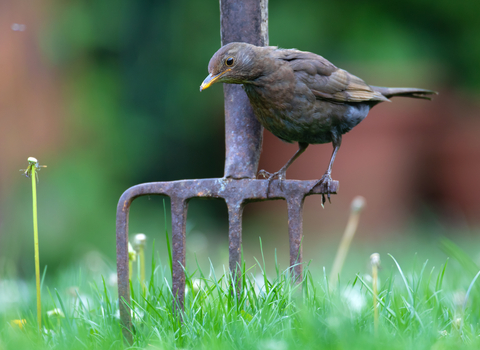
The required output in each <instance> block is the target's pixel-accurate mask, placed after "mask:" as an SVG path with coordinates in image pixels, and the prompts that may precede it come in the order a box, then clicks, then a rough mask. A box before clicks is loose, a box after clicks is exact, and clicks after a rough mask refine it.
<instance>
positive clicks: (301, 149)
mask: <svg viewBox="0 0 480 350" xmlns="http://www.w3.org/2000/svg"><path fill="white" fill-rule="evenodd" d="M307 147H308V143H305V142H299V143H298V150H297V152H295V154H294V155H293V157H292V158H290V159H289V160H288V162H287V163H286V164H285V165H284V166H282V167H281V168H280V170H279V171H277V172H275V173H269V172H268V171H266V170H263V169H262V170H260V171H259V172H258V176H263V177H264V178H266V179H267V180H268V185H267V197H268V192H269V191H270V184H271V183H272V180H273V179H274V178H275V177H276V178H278V179H279V180H280V181H281V180H284V179H285V178H286V174H287V169H288V167H289V166H290V165H292V163H293V162H294V161H295V159H297V158H298V157H299V156H300V154H302V153H303V152H305V150H306V149H307Z"/></svg>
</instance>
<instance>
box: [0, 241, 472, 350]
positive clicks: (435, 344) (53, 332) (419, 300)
mask: <svg viewBox="0 0 480 350" xmlns="http://www.w3.org/2000/svg"><path fill="white" fill-rule="evenodd" d="M439 242H440V247H441V249H442V250H443V251H444V252H445V253H447V255H448V256H450V258H448V259H445V262H444V263H443V264H441V265H438V266H433V265H431V264H430V263H429V262H428V261H417V262H413V263H412V264H408V265H409V267H408V269H406V270H404V269H402V267H401V266H400V264H398V263H397V260H396V259H395V257H393V256H388V255H383V256H382V266H384V267H383V268H382V269H381V270H380V273H379V280H378V303H377V306H378V315H379V318H378V326H377V327H376V326H375V321H374V306H373V291H372V282H373V281H372V277H371V275H370V274H368V273H367V274H365V273H361V274H360V273H358V274H357V275H356V276H355V277H354V278H352V279H351V280H348V281H344V280H342V279H341V278H339V279H338V280H336V282H335V283H333V285H329V282H328V281H329V276H328V272H329V271H327V272H324V273H318V274H312V273H311V271H310V268H311V265H312V262H310V263H305V266H304V276H303V278H302V280H301V281H300V283H295V282H294V281H293V280H292V275H291V273H290V269H287V270H281V269H279V268H278V264H274V266H270V267H267V266H265V265H266V264H265V260H264V259H263V254H262V256H260V257H259V259H258V260H257V262H256V264H255V266H252V267H246V266H245V264H244V266H243V275H242V286H241V289H239V290H236V289H235V288H232V283H231V277H230V276H229V275H228V273H226V271H224V270H223V271H218V269H217V270H215V269H214V268H213V264H212V265H211V268H210V269H207V271H202V270H200V267H197V268H196V269H195V270H194V271H187V291H186V299H185V310H184V312H174V309H173V308H172V305H173V299H172V295H171V289H170V286H171V278H170V264H169V263H167V264H163V265H162V263H161V262H160V258H159V257H158V256H155V258H153V259H152V260H151V261H150V262H149V263H148V265H150V266H147V278H146V282H145V284H141V283H140V281H139V278H138V275H137V273H134V274H133V277H132V287H131V291H132V296H133V298H132V305H131V310H132V316H133V324H134V329H133V344H127V343H126V342H125V341H124V339H123V338H122V326H121V324H120V320H119V312H118V296H117V291H116V284H115V283H116V281H115V278H114V277H115V274H114V273H113V271H114V265H113V264H110V266H109V267H107V270H110V271H111V274H110V273H109V274H106V275H103V276H101V275H99V274H98V271H97V273H94V272H92V270H91V269H89V268H88V267H85V266H83V267H80V268H79V267H78V266H77V267H71V268H68V269H66V270H64V271H63V272H58V273H56V274H55V275H54V276H51V277H50V278H47V279H46V281H47V282H45V283H44V284H43V286H42V320H43V321H42V322H43V324H42V330H41V332H40V333H39V332H38V326H37V322H36V300H35V282H34V281H33V280H32V281H29V282H24V281H21V280H19V279H16V278H15V276H14V275H13V274H10V276H9V275H8V273H7V272H6V271H7V270H8V269H7V268H3V270H4V271H3V272H2V273H3V278H2V280H1V281H0V288H1V296H0V301H1V304H0V319H1V325H0V349H1V350H7V349H278V350H282V349H478V348H479V347H480V339H479V334H480V328H479V318H480V290H479V289H478V287H477V285H478V283H479V281H476V274H477V272H478V267H477V265H476V263H475V262H474V261H473V260H472V259H471V258H470V257H469V256H468V255H467V254H466V253H464V252H463V251H462V250H461V249H460V248H458V247H457V246H456V245H455V244H454V243H452V242H451V241H448V240H446V239H443V240H441V241H439ZM417 248H418V249H425V250H426V251H429V250H432V247H431V246H427V245H425V246H423V247H417ZM150 249H151V250H152V251H155V250H154V247H150ZM264 249H265V247H264ZM433 249H438V246H435V248H433ZM401 258H402V259H410V260H412V259H413V260H415V256H409V257H408V256H402V257H401ZM135 264H136V262H134V265H133V266H134V269H133V270H135V271H134V272H136V271H137V269H136V265H135ZM106 266H108V264H107V265H106ZM410 266H411V267H410ZM350 268H351V267H350ZM267 270H268V271H273V273H268V274H267V273H266V272H265V271H267ZM358 270H359V271H360V270H362V271H363V270H364V269H363V267H362V268H358ZM103 272H105V270H103ZM47 275H49V274H48V272H47ZM313 276H315V277H313ZM340 276H341V275H340Z"/></svg>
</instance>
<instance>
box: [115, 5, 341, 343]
mask: <svg viewBox="0 0 480 350" xmlns="http://www.w3.org/2000/svg"><path fill="white" fill-rule="evenodd" d="M220 11H221V16H220V18H221V28H222V30H221V36H222V45H225V44H227V43H229V42H234V41H243V42H248V43H252V44H255V45H258V46H262V45H268V10H267V0H244V1H242V6H239V3H238V1H236V0H221V1H220ZM224 96H225V144H226V159H225V173H224V177H223V178H214V179H199V180H181V181H172V182H151V183H145V184H140V185H136V186H133V187H131V188H129V189H128V190H126V191H125V192H124V193H123V195H122V196H121V198H120V200H119V202H118V207H117V223H116V225H117V228H116V232H117V273H118V294H119V299H120V302H119V308H120V316H121V320H122V322H123V325H124V327H125V328H124V336H125V338H126V339H127V340H131V336H132V333H131V326H132V323H131V315H130V309H129V308H128V306H127V305H126V304H130V283H129V278H128V216H129V210H130V206H131V204H132V201H133V200H134V199H135V198H138V197H140V196H146V195H164V196H168V197H170V199H171V212H172V246H173V247H172V248H173V249H172V260H173V261H172V265H173V266H172V267H173V274H172V292H173V296H174V305H179V306H180V307H181V308H182V309H183V302H184V297H185V273H184V267H185V228H186V221H187V209H188V202H189V200H190V199H191V198H197V197H202V198H223V199H224V200H225V202H226V204H227V207H228V218H229V267H230V271H231V273H232V275H233V277H234V278H235V279H236V280H237V282H236V283H237V286H238V283H239V281H240V280H241V279H240V278H239V277H240V271H241V270H240V266H241V261H240V259H241V244H242V214H243V209H244V207H245V205H246V204H247V203H249V202H255V201H264V200H275V199H284V200H286V202H287V207H288V231H289V240H290V266H294V268H293V272H294V276H295V279H296V280H299V279H300V277H301V275H302V264H301V262H302V232H303V227H302V222H303V221H302V211H303V203H304V200H305V197H306V196H309V195H312V194H325V193H328V192H330V193H332V194H335V193H336V192H337V190H338V181H332V182H331V185H330V188H328V189H327V188H325V186H324V185H323V184H321V185H318V186H315V184H316V183H317V180H311V181H300V180H283V181H281V182H280V181H279V180H273V181H272V182H271V186H270V188H268V182H269V181H268V180H257V179H256V174H257V170H258V162H259V159H260V152H261V148H262V134H263V128H262V126H261V125H260V123H259V122H258V121H257V119H256V118H255V116H254V113H253V110H252V107H251V106H250V103H249V101H248V97H247V95H246V94H245V92H244V91H243V89H242V87H241V86H239V85H228V84H225V85H224ZM314 186H315V187H314ZM313 187H314V188H313ZM312 188H313V190H312ZM267 191H268V193H267Z"/></svg>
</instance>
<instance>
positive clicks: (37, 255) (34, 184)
mask: <svg viewBox="0 0 480 350" xmlns="http://www.w3.org/2000/svg"><path fill="white" fill-rule="evenodd" d="M31 171H32V173H31V175H30V177H31V178H32V199H33V240H34V245H35V277H36V283H37V322H38V330H39V331H40V330H41V329H42V305H41V296H40V253H39V250H38V221H37V174H36V167H35V166H32V167H31Z"/></svg>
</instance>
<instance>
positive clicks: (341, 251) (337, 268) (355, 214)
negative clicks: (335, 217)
mask: <svg viewBox="0 0 480 350" xmlns="http://www.w3.org/2000/svg"><path fill="white" fill-rule="evenodd" d="M364 206H365V198H363V197H361V196H357V197H355V198H354V199H353V201H352V204H351V209H350V217H349V218H348V222H347V227H346V228H345V232H344V233H343V237H342V241H341V242H340V245H339V246H338V250H337V254H336V255H335V260H334V262H333V267H332V272H331V273H330V281H329V282H330V288H332V289H334V286H335V285H336V283H335V282H336V280H337V279H338V275H339V274H340V272H342V268H343V263H344V262H345V258H346V256H347V253H348V250H349V248H350V243H352V239H353V236H354V235H355V231H356V230H357V226H358V220H359V219H360V212H361V211H362V209H363V207H364Z"/></svg>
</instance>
